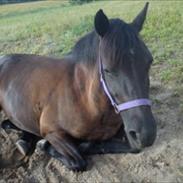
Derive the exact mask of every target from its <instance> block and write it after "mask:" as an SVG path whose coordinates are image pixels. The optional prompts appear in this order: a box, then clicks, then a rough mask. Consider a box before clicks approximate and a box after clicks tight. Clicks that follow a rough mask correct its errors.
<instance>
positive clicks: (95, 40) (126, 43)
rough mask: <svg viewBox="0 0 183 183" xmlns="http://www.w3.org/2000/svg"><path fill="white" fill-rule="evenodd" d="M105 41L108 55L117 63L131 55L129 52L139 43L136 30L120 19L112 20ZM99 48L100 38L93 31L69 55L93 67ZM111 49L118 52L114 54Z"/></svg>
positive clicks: (76, 60)
mask: <svg viewBox="0 0 183 183" xmlns="http://www.w3.org/2000/svg"><path fill="white" fill-rule="evenodd" d="M104 39H105V40H106V42H105V46H106V48H108V51H107V53H106V54H109V55H110V57H111V60H112V61H114V60H115V61H116V62H118V61H119V60H121V58H124V56H127V55H128V54H130V53H129V50H130V49H131V48H133V47H134V45H135V44H136V43H137V41H138V37H137V33H136V32H135V30H134V29H133V28H132V27H131V26H130V25H129V24H127V23H125V22H124V21H122V20H120V19H111V20H110V29H109V31H108V32H107V34H106V35H105V36H104ZM98 48H99V36H98V35H97V33H96V32H95V30H93V31H92V32H90V33H88V34H87V35H85V36H83V37H82V38H81V39H80V40H78V41H77V42H76V44H75V45H74V47H73V49H72V50H71V52H70V54H69V55H70V56H72V58H74V61H75V62H83V63H86V64H89V65H91V64H92V65H93V64H95V63H96V61H97V56H98ZM111 48H112V50H116V51H115V52H112V51H111Z"/></svg>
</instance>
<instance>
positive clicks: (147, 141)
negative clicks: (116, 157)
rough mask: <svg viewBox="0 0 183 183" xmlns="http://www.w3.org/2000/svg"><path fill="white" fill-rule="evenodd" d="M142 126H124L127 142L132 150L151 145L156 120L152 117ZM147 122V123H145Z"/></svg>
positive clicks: (153, 138)
mask: <svg viewBox="0 0 183 183" xmlns="http://www.w3.org/2000/svg"><path fill="white" fill-rule="evenodd" d="M141 124H142V126H140V128H139V126H138V125H137V126H134V127H135V128H132V126H131V127H130V128H125V133H126V137H127V140H128V143H129V145H130V147H131V148H132V150H133V151H134V152H140V151H141V150H142V149H143V148H145V147H148V146H151V145H152V144H153V143H154V141H155V138H156V122H155V120H154V118H153V117H152V118H151V120H149V121H147V122H146V123H145V122H144V123H142V122H141ZM145 124H147V125H145Z"/></svg>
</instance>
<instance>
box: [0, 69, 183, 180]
mask: <svg viewBox="0 0 183 183" xmlns="http://www.w3.org/2000/svg"><path fill="white" fill-rule="evenodd" d="M154 69H156V68H155V67H154ZM157 70H158V69H157ZM151 80H152V86H151V98H152V99H153V101H154V102H153V113H154V114H155V117H156V119H157V123H158V134H157V139H156V142H155V143H154V145H153V146H152V147H149V148H146V149H145V150H144V151H143V152H141V153H140V154H118V155H110V154H109V155H96V156H90V157H88V162H89V167H88V170H87V171H86V172H83V173H81V172H79V173H74V172H71V171H69V170H67V169H66V168H65V167H64V166H63V165H62V164H61V163H60V162H59V161H58V160H55V159H53V158H50V157H48V156H47V155H46V154H44V153H43V152H41V151H40V150H38V149H37V150H36V151H35V152H34V154H33V155H32V156H31V158H30V159H28V160H27V162H26V163H24V165H22V166H19V168H7V169H0V183H4V182H13V183H15V182H31V183H32V182H43V183H44V182H54V183H57V182H89V183H93V182H180V183H182V182H183V107H182V106H183V103H181V97H180V95H179V94H178V93H177V92H175V90H174V89H173V86H169V87H166V86H165V85H163V84H162V83H160V82H159V81H158V79H156V78H154V77H153V78H151ZM10 137H11V140H10V139H9V138H5V137H4V136H3V135H2V130H1V131H0V158H1V161H2V159H8V158H12V157H16V158H17V156H16V150H15V147H14V145H13V143H12V140H13V141H15V139H16V138H17V135H16V134H15V133H14V132H13V133H11V134H10ZM1 163H2V162H0V165H1Z"/></svg>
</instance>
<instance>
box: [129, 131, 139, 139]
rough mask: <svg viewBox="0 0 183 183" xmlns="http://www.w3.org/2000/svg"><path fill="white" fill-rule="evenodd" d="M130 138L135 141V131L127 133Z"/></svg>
mask: <svg viewBox="0 0 183 183" xmlns="http://www.w3.org/2000/svg"><path fill="white" fill-rule="evenodd" d="M129 134H130V136H131V137H132V139H133V140H135V141H137V134H136V132H135V131H129Z"/></svg>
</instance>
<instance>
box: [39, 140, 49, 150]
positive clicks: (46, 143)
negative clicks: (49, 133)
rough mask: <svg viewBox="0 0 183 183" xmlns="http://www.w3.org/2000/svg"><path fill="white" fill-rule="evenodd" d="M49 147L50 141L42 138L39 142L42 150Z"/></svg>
mask: <svg viewBox="0 0 183 183" xmlns="http://www.w3.org/2000/svg"><path fill="white" fill-rule="evenodd" d="M47 147H48V141H47V140H45V139H41V140H39V141H38V142H37V148H38V149H40V150H41V151H45V150H46V149H47Z"/></svg>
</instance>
